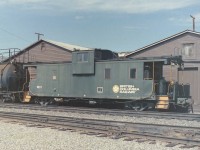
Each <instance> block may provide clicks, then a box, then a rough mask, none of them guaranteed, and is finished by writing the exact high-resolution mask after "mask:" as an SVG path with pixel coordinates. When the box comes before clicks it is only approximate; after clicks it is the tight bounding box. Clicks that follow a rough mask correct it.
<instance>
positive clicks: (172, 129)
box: [0, 111, 200, 147]
mask: <svg viewBox="0 0 200 150" xmlns="http://www.w3.org/2000/svg"><path fill="white" fill-rule="evenodd" d="M0 118H4V119H8V120H18V121H20V122H21V121H22V122H24V121H25V122H29V123H34V124H36V126H47V127H57V128H60V129H63V130H76V131H81V132H86V133H88V134H94V135H101V134H104V135H106V136H112V137H115V138H129V139H130V138H133V139H134V138H142V139H147V140H162V141H165V142H171V143H173V144H184V145H187V146H199V147H200V128H199V127H185V126H171V125H159V124H145V123H132V122H120V121H110V120H97V119H84V118H73V117H62V116H49V115H38V114H26V113H13V112H3V111H0Z"/></svg>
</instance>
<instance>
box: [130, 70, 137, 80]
mask: <svg viewBox="0 0 200 150" xmlns="http://www.w3.org/2000/svg"><path fill="white" fill-rule="evenodd" d="M130 78H131V79H135V78H136V69H135V68H131V69H130Z"/></svg>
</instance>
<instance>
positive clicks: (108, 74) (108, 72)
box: [105, 68, 111, 79]
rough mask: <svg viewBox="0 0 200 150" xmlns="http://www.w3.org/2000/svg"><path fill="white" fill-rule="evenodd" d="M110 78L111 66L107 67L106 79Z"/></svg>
mask: <svg viewBox="0 0 200 150" xmlns="http://www.w3.org/2000/svg"><path fill="white" fill-rule="evenodd" d="M110 78H111V73H110V68H105V79H110Z"/></svg>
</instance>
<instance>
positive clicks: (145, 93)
mask: <svg viewBox="0 0 200 150" xmlns="http://www.w3.org/2000/svg"><path fill="white" fill-rule="evenodd" d="M95 65H96V66H95V75H82V76H77V75H73V73H72V70H73V68H72V65H71V64H70V63H64V64H47V65H45V64H43V65H38V66H37V78H36V80H32V81H31V83H30V91H31V92H32V93H33V94H36V95H39V96H53V97H85V98H113V99H140V98H145V97H149V96H150V95H151V94H152V81H151V80H143V62H142V61H138V62H137V63H136V62H131V61H128V62H125V61H123V62H119V61H116V62H97V63H95ZM105 68H110V69H111V79H105V75H104V71H105ZM130 68H135V69H136V79H130V75H129V71H130ZM53 76H56V77H53ZM53 78H54V79H53ZM55 78H56V79H55ZM41 87H42V88H41ZM97 87H100V88H103V93H98V92H97ZM113 87H115V88H116V87H118V88H119V91H115V90H113ZM134 91H135V93H134ZM128 92H133V93H128Z"/></svg>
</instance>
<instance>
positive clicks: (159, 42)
mask: <svg viewBox="0 0 200 150" xmlns="http://www.w3.org/2000/svg"><path fill="white" fill-rule="evenodd" d="M186 33H192V34H195V35H199V36H200V32H195V31H192V30H185V31H182V32H179V33H177V34H174V35H172V36H170V37H167V38H165V39H162V40H160V41H157V42H155V43H152V44H149V45H147V46H144V47H142V48H139V49H137V50H134V51H132V52H130V53H127V54H126V56H125V57H128V56H130V55H133V54H136V53H138V52H141V51H143V50H146V49H148V48H151V47H153V46H156V45H159V44H161V43H163V42H166V41H169V40H171V39H174V38H176V37H178V36H181V35H183V34H186Z"/></svg>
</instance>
